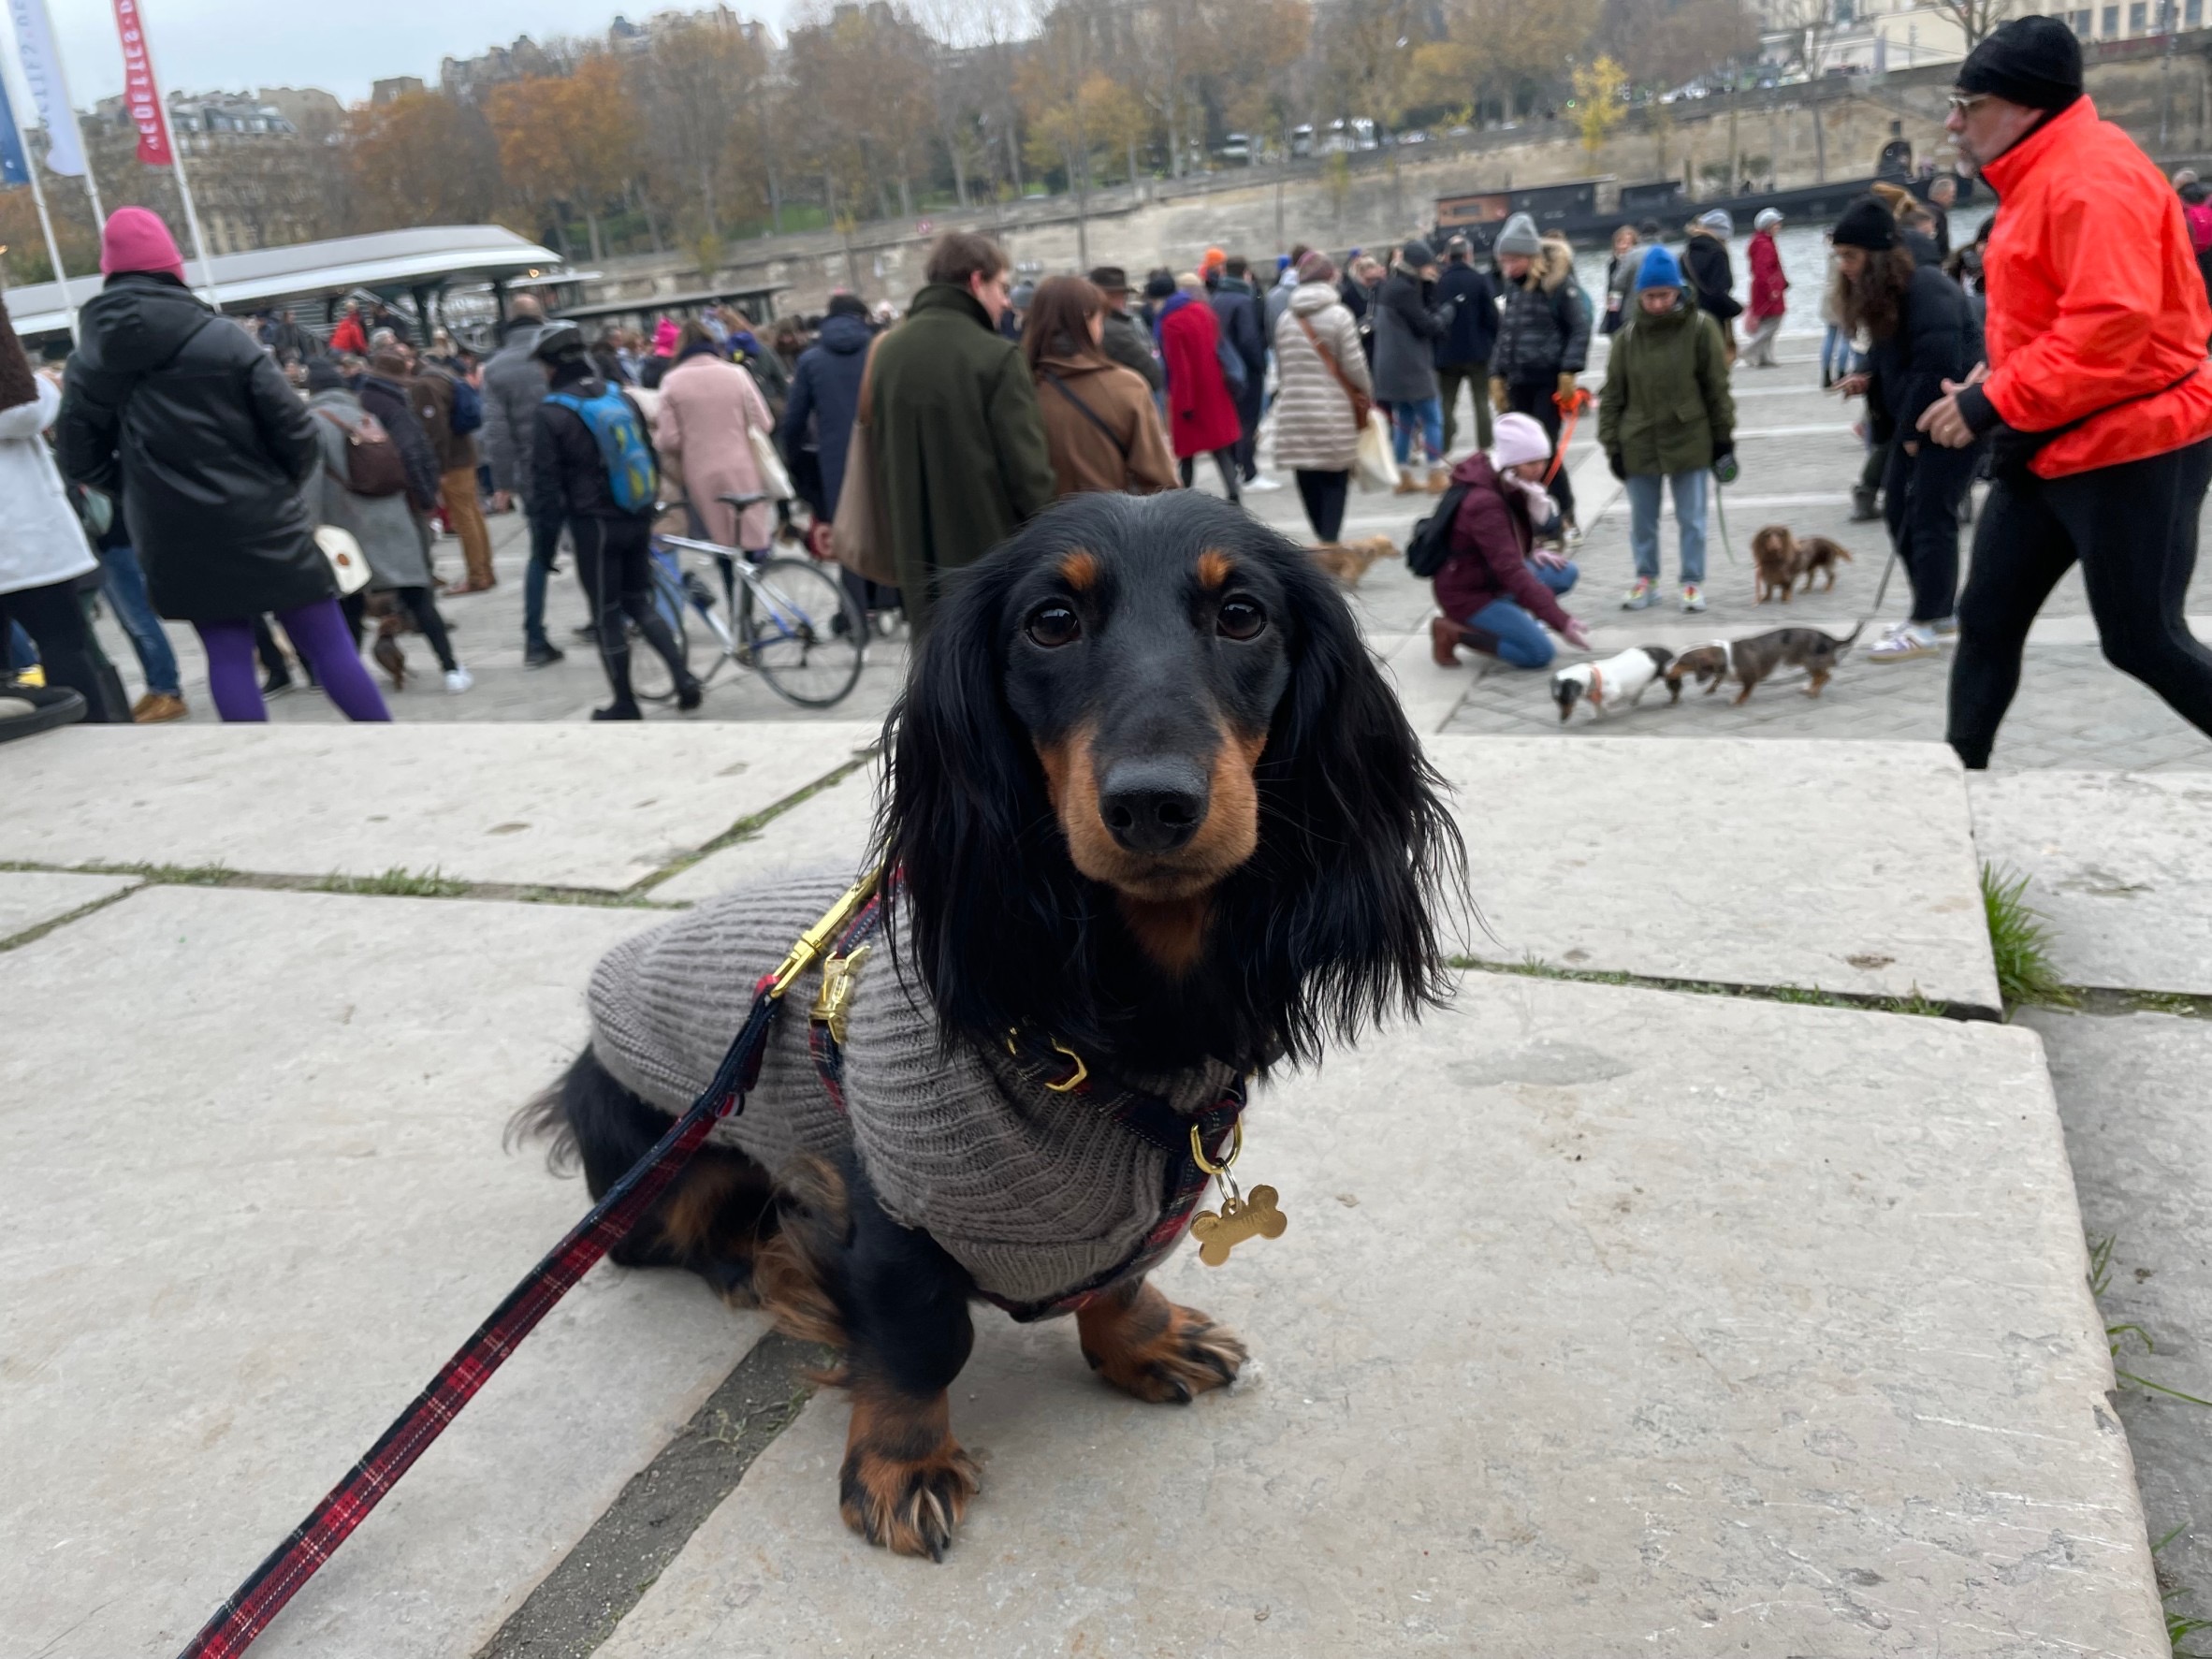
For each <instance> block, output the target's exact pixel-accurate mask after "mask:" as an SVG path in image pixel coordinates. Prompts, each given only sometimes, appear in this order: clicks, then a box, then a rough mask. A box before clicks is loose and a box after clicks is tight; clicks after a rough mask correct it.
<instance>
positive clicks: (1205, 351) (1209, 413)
mask: <svg viewBox="0 0 2212 1659" xmlns="http://www.w3.org/2000/svg"><path fill="white" fill-rule="evenodd" d="M1169 303H1170V305H1171V307H1172V309H1171V310H1170V311H1168V312H1167V313H1165V314H1164V315H1162V316H1161V318H1160V323H1159V350H1160V356H1161V357H1164V358H1166V359H1167V365H1168V439H1169V442H1170V443H1171V444H1173V445H1174V448H1175V456H1176V458H1177V459H1181V458H1183V457H1184V456H1186V455H1209V454H1211V453H1213V451H1215V450H1216V449H1227V448H1228V447H1229V446H1230V444H1234V443H1235V442H1236V441H1237V439H1238V438H1240V437H1241V436H1243V435H1244V427H1243V425H1242V424H1241V423H1240V422H1239V421H1238V419H1237V406H1236V404H1235V403H1234V402H1232V401H1231V400H1230V396H1229V382H1228V381H1227V380H1226V379H1225V378H1224V377H1223V375H1222V372H1221V359H1220V357H1219V356H1218V355H1217V354H1218V352H1219V348H1220V342H1221V326H1220V324H1218V323H1216V322H1215V320H1214V309H1213V307H1211V306H1209V305H1207V304H1206V303H1205V302H1204V301H1203V300H1198V299H1192V298H1189V296H1187V295H1181V294H1179V295H1177V296H1176V298H1175V299H1174V300H1171V301H1170V302H1169Z"/></svg>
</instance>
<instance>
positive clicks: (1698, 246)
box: [1682, 230, 1743, 335]
mask: <svg viewBox="0 0 2212 1659" xmlns="http://www.w3.org/2000/svg"><path fill="white" fill-rule="evenodd" d="M1682 269H1683V270H1684V271H1686V272H1688V274H1689V278H1690V286H1691V288H1692V290H1693V291H1694V293H1695V298H1696V300H1697V309H1698V310H1699V311H1702V312H1704V313H1706V314H1707V315H1709V316H1710V317H1712V318H1713V319H1714V320H1716V321H1717V322H1719V323H1721V324H1722V325H1723V327H1722V333H1723V334H1724V335H1725V334H1726V332H1727V329H1726V325H1727V324H1728V323H1730V322H1733V321H1734V320H1735V319H1736V318H1738V317H1739V316H1741V315H1742V314H1743V301H1742V300H1740V299H1739V298H1736V294H1735V287H1736V268H1735V266H1734V265H1732V264H1731V263H1730V262H1729V259H1728V244H1727V243H1726V242H1724V241H1723V240H1721V239H1720V238H1719V237H1717V236H1715V235H1713V233H1712V232H1711V231H1710V230H1693V231H1691V232H1690V240H1688V241H1686V242H1684V243H1683V244H1682Z"/></svg>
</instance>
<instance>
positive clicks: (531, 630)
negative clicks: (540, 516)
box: [522, 524, 560, 650]
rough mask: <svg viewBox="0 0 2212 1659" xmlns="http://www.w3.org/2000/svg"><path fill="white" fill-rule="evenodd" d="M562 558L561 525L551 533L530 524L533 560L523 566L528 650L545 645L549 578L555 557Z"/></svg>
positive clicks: (524, 627) (524, 640)
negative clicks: (547, 583) (547, 582)
mask: <svg viewBox="0 0 2212 1659" xmlns="http://www.w3.org/2000/svg"><path fill="white" fill-rule="evenodd" d="M559 558H560V525H558V524H556V525H554V526H553V528H552V530H551V531H550V532H548V531H546V530H545V529H544V528H543V527H541V526H539V525H537V524H532V525H531V527H530V562H529V563H528V564H527V565H525V566H523V569H522V646H523V648H524V649H525V650H528V649H530V648H532V647H534V646H542V645H545V644H546V577H547V576H548V575H550V574H551V573H552V569H553V563H554V560H557V559H559Z"/></svg>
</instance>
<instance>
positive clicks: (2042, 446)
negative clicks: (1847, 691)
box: [1915, 17, 2212, 767]
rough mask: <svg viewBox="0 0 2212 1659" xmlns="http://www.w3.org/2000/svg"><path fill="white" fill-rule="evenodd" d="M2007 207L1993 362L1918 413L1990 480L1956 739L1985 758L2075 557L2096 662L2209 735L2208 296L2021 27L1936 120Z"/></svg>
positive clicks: (2161, 197)
mask: <svg viewBox="0 0 2212 1659" xmlns="http://www.w3.org/2000/svg"><path fill="white" fill-rule="evenodd" d="M1944 125H1945V127H1946V128H1947V130H1948V131H1950V133H1951V134H1952V135H1953V136H1954V138H1955V139H1956V141H1957V146H1958V150H1959V153H1960V154H1961V155H1963V156H1964V157H1965V158H1966V159H1967V160H1969V161H1970V162H1972V164H1973V165H1974V166H1975V167H1978V168H1979V170H1980V172H1981V176H1982V177H1983V178H1984V179H1985V180H1986V181H1987V182H1988V183H1989V185H1990V187H1991V188H1992V189H1994V190H1995V191H1996V192H1997V194H1998V196H2000V197H2001V199H2002V201H2003V203H2004V206H2003V209H2002V210H2001V212H2000V213H1999V215H1998V222H1997V229H1996V231H1995V232H1994V233H1993V234H1992V235H1991V236H1990V238H1989V244H1988V250H1987V254H1986V260H1985V269H1986V274H1987V280H1988V299H1989V310H1988V317H1987V323H1986V328H1987V342H1986V343H1987V370H1986V373H1982V372H1976V373H1972V374H1970V375H1969V376H1968V377H1967V379H1966V380H1965V381H1964V382H1958V381H1951V382H1946V383H1945V384H1944V386H1943V394H1944V395H1943V397H1941V398H1939V399H1938V400H1936V401H1935V402H1933V403H1931V404H1930V405H1929V406H1928V408H1927V409H1926V410H1925V411H1923V412H1922V414H1921V415H1920V418H1919V420H1918V421H1917V422H1916V423H1915V424H1916V426H1917V428H1918V429H1919V430H1920V431H1921V432H1922V433H1924V434H1926V436H1927V437H1928V439H1929V440H1931V441H1933V442H1934V443H1936V444H1941V445H1943V447H1944V448H1947V449H1963V448H1965V447H1967V446H1968V445H1969V444H1972V442H1973V441H1974V440H1975V439H1976V438H1977V437H1980V436H1982V435H1984V434H1987V435H1988V437H1989V439H1990V443H1991V449H1992V453H1991V463H1992V470H1993V473H1994V474H1995V482H1994V483H1993V484H1992V486H1991V488H1990V491H1989V496H1988V500H1987V502H1986V503H1985V504H1984V507H1983V510H1982V516H1981V520H1980V522H1979V523H1978V524H1977V525H1976V526H1975V529H1974V547H1973V561H1972V569H1971V570H1970V572H1969V573H1968V575H1967V582H1966V591H1965V593H1964V594H1963V596H1962V597H1961V598H1960V600H1959V604H1958V650H1957V659H1956V660H1955V661H1954V662H1953V663H1952V668H1951V709H1950V726H1949V737H1950V742H1951V747H1952V748H1953V749H1957V751H1958V757H1959V759H1960V760H1962V761H1963V762H1964V763H1965V764H1967V765H1968V766H1970V767H1983V766H1986V765H1987V764H1989V751H1990V749H1991V748H1992V746H1993V745H1994V744H1995V742H1996V738H1997V730H1998V727H1999V725H2000V724H2001V721H2002V720H2003V719H2004V713H2005V710H2006V708H2007V707H2009V706H2011V703H2012V699H2013V693H2014V691H2016V689H2017V687H2018V685H2019V679H2020V654H2021V648H2022V647H2023V645H2024V644H2025V642H2026V640H2027V637H2028V629H2029V626H2030V623H2032V622H2033V621H2034V619H2035V613H2036V612H2037V611H2038V610H2039V609H2041V608H2042V605H2043V602H2044V599H2045V596H2047V595H2048V594H2049V592H2050V590H2051V589H2052V588H2053V587H2054V586H2055V585H2056V584H2057V583H2058V581H2059V577H2060V576H2062V575H2065V574H2066V571H2067V570H2068V569H2069V568H2070V567H2071V566H2072V565H2073V564H2074V561H2075V560H2080V562H2081V567H2082V579H2083V583H2084V586H2085V587H2086V588H2087V589H2088V599H2089V611H2090V614H2091V615H2092V616H2093V617H2095V618H2096V621H2097V636H2098V639H2099V641H2100V642H2101V643H2102V645H2103V648H2104V656H2105V659H2106V660H2107V661H2108V662H2111V663H2112V664H2113V665H2114V666H2115V667H2117V668H2119V669H2120V670H2122V671H2123V672H2124V673H2127V674H2131V675H2132V676H2133V677H2135V678H2137V679H2139V680H2141V681H2142V682H2143V683H2144V684H2145V685H2147V686H2148V687H2149V688H2150V689H2151V690H2152V691H2156V692H2157V693H2158V694H2159V695H2160V696H2161V697H2163V698H2164V699H2165V700H2166V702H2167V704H2168V705H2169V706H2171V707H2172V708H2173V709H2174V711H2175V712H2176V713H2177V714H2179V715H2180V716H2181V717H2182V718H2183V719H2184V720H2188V721H2190V723H2191V724H2192V725H2194V726H2195V727H2196V728H2197V729H2198V730H2199V731H2201V732H2205V733H2206V734H2212V651H2208V650H2206V648H2205V646H2204V645H2203V644H2202V643H2201V642H2200V641H2198V640H2197V639H2196V638H2195V637H2194V636H2193V635H2192V634H2191V633H2190V631H2189V625H2188V623H2187V622H2186V621H2185V620H2184V619H2183V617H2182V601H2183V597H2184V595H2185V594H2186V592H2187V591H2188V588H2189V578H2190V573H2191V572H2192V571H2193V570H2194V568H2195V566H2196V557H2197V521H2198V517H2199V514H2200V513H2201V512H2202V510H2203V506H2204V501H2205V485H2206V482H2207V481H2208V480H2212V368H2207V366H2206V363H2205V339H2206V336H2207V334H2212V305H2208V304H2207V302H2206V298H2205V285H2204V284H2203V283H2202V282H2200V281H2199V280H2198V278H2197V269H2196V258H2195V255H2194V254H2193V253H2192V251H2191V249H2190V240H2189V228H2188V226H2186V225H2185V224H2184V223H2183V221H2182V216H2181V205H2180V203H2179V202H2178V201H2177V200H2176V198H2175V196H2174V193H2173V191H2172V189H2171V188H2170V187H2169V186H2168V185H2167V183H2166V181H2165V178H2164V176H2163V175H2162V174H2161V173H2160V172H2159V170H2158V169H2157V168H2156V167H2153V166H2152V165H2151V162H2150V159H2149V157H2147V155H2145V154H2144V153H2143V152H2142V151H2141V150H2140V149H2138V148H2137V147H2136V144H2135V141H2134V140H2133V139H2132V138H2129V137H2128V136H2127V134H2126V133H2125V132H2123V131H2122V130H2121V129H2120V128H2119V127H2117V126H2116V125H2114V124H2110V123H2108V122H2103V121H2101V120H2099V119H2098V116H2097V109H2096V106H2095V105H2094V104H2092V103H2091V102H2090V101H2089V99H2088V97H2086V96H2084V95H2083V93H2082V69H2081V45H2080V43H2079V41H2077V40H2076V39H2075V38H2074V31H2073V30H2071V29H2069V28H2068V27H2067V26H2066V24H2065V23H2063V22H2060V21H2059V19H2057V18H2047V17H2024V18H2017V19H2015V20H2014V21H2013V22H2008V23H2006V24H2004V25H2003V26H2002V27H2001V28H2000V29H1998V30H1997V31H1996V32H1995V33H1993V34H1991V35H1989V36H1986V37H1985V38H1984V39H1983V40H1982V41H1981V43H1980V44H1979V45H1977V46H1976V47H1975V48H1974V50H1973V51H1971V52H1969V53H1968V54H1967V57H1966V61H1965V62H1964V63H1963V64H1961V65H1959V69H1958V77H1957V94H1956V95H1954V96H1953V98H1952V100H1951V114H1950V117H1949V119H1948V120H1947V121H1946V122H1945V123H1944Z"/></svg>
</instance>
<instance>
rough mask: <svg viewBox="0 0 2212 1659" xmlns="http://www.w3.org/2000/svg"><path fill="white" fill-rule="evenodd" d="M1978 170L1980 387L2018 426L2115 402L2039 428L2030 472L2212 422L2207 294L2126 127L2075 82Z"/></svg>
mask: <svg viewBox="0 0 2212 1659" xmlns="http://www.w3.org/2000/svg"><path fill="white" fill-rule="evenodd" d="M1982 175H1983V177H1984V178H1986V179H1987V180H1988V182H1989V183H1990V185H1991V186H1992V187H1993V188H1994V189H1995V190H1996V192H1997V194H1998V195H1999V196H2001V197H2002V198H2003V202H2004V207H2003V209H2002V211H2000V212H1999V213H1998V215H1997V228H1996V229H1995V230H1993V231H1991V232H1990V233H1989V246H1988V250H1987V252H1986V254H1985V255H1983V261H1982V269H1983V272H1984V274H1985V277H1986V282H1987V284H1988V293H1989V315H1988V320H1987V323H1986V328H1985V331H1986V340H1987V344H1988V353H1989V378H1988V380H1987V381H1986V383H1985V384H1984V385H1983V386H1982V391H1983V392H1984V394H1985V395H1986V397H1987V398H1988V400H1989V402H1990V403H1991V404H1992V405H1993V406H1994V407H1995V409H1996V411H1997V413H1998V414H1999V415H2001V416H2002V417H2003V419H2004V421H2005V423H2006V424H2007V425H2008V426H2011V427H2015V428H2016V429H2019V430H2021V431H2025V432H2043V431H2049V430H2050V429H2052V428H2054V427H2062V426H2065V425H2066V424H2067V423H2068V422H2070V421H2074V420H2079V419H2080V418H2081V417H2082V416H2083V415H2088V414H2090V412H2091V411H2094V410H2108V411H2109V413H2106V414H2103V415H2096V416H2095V418H2093V419H2091V420H2090V421H2089V422H2088V424H2087V425H2086V426H2083V427H2082V428H2081V429H2078V430H2076V431H2073V432H2069V433H2067V434H2066V435H2065V436H2064V437H2062V438H2059V439H2055V440H2054V441H2053V442H2051V443H2050V444H2046V445H2045V447H2044V448H2043V449H2042V450H2041V451H2040V452H2039V453H2038V454H2037V455H2036V458H2035V459H2034V461H2033V463H2032V467H2033V470H2034V472H2035V473H2036V474H2037V475H2038V476H2039V477H2044V478H2062V477H2064V476H2066V475H2067V474H2068V473H2086V472H2088V471H2089V470H2090V469H2091V468H2094V467H2111V466H2117V465H2118V464H2120V463H2121V462H2123V461H2132V460H2142V459H2145V458H2147V457H2150V456H2154V455H2164V454H2166V453H2168V452H2169V451H2171V450H2176V449H2180V448H2183V447H2184V446H2186V445H2188V444H2194V443H2196V442H2197V441H2198V440H2199V439H2202V438H2205V437H2206V436H2212V373H2207V372H2206V371H2205V337H2206V336H2207V335H2212V305H2207V304H2206V301H2205V279H2204V278H2203V277H2202V276H2201V275H2199V274H2198V271H2197V260H2196V254H2195V251H2194V250H2193V249H2192V248H2191V247H2190V240H2189V226H2188V225H2187V223H2186V222H2185V221H2184V220H2183V219H2182V216H2181V199H2180V197H2178V196H2176V195H2175V194H2174V190H2173V186H2171V185H2170V184H2168V183H2167V182H2166V180H2165V177H2164V175H2163V174H2161V172H2160V171H2159V169H2158V168H2157V167H2153V166H2152V165H2151V162H2150V158H2149V157H2148V156H2147V155H2145V154H2144V153H2143V152H2142V151H2141V150H2139V149H2137V148H2136V145H2135V141H2134V139H2132V138H2129V137H2128V135H2127V134H2126V133H2124V132H2122V131H2121V130H2120V129H2119V128H2118V127H2117V126H2114V125H2112V124H2109V123H2107V122H2103V121H2100V120H2098V119H2097V109H2096V106H2095V105H2093V104H2091V103H2090V102H2089V100H2088V98H2086V97H2085V98H2078V99H2076V100H2075V101H2074V103H2073V104H2072V105H2070V106H2069V107H2068V108H2066V109H2062V110H2060V111H2059V113H2058V114H2057V115H2055V116H2053V117H2052V118H2051V119H2050V120H2049V121H2047V122H2045V124H2043V125H2042V126H2040V127H2038V128H2037V129H2036V130H2035V131H2034V132H2032V133H2030V134H2029V135H2028V137H2027V138H2023V139H2021V140H2020V141H2019V142H2018V143H2017V144H2016V145H2014V146H2013V147H2012V148H2011V149H2010V150H2008V151H2006V152H2005V153H2003V154H2002V155H2001V156H1999V157H1998V158H1997V159H1996V160H1995V161H1993V162H1991V163H1990V164H1989V165H1988V166H1987V167H1984V168H1983V169H1982ZM2177 381H2178V382H2181V383H2182V384H2180V385H2176V384H2175V383H2176V382H2177ZM2131 400H2132V401H2131ZM2115 404H2118V405H2120V406H2119V407H2117V408H2113V407H2112V405H2115Z"/></svg>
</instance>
